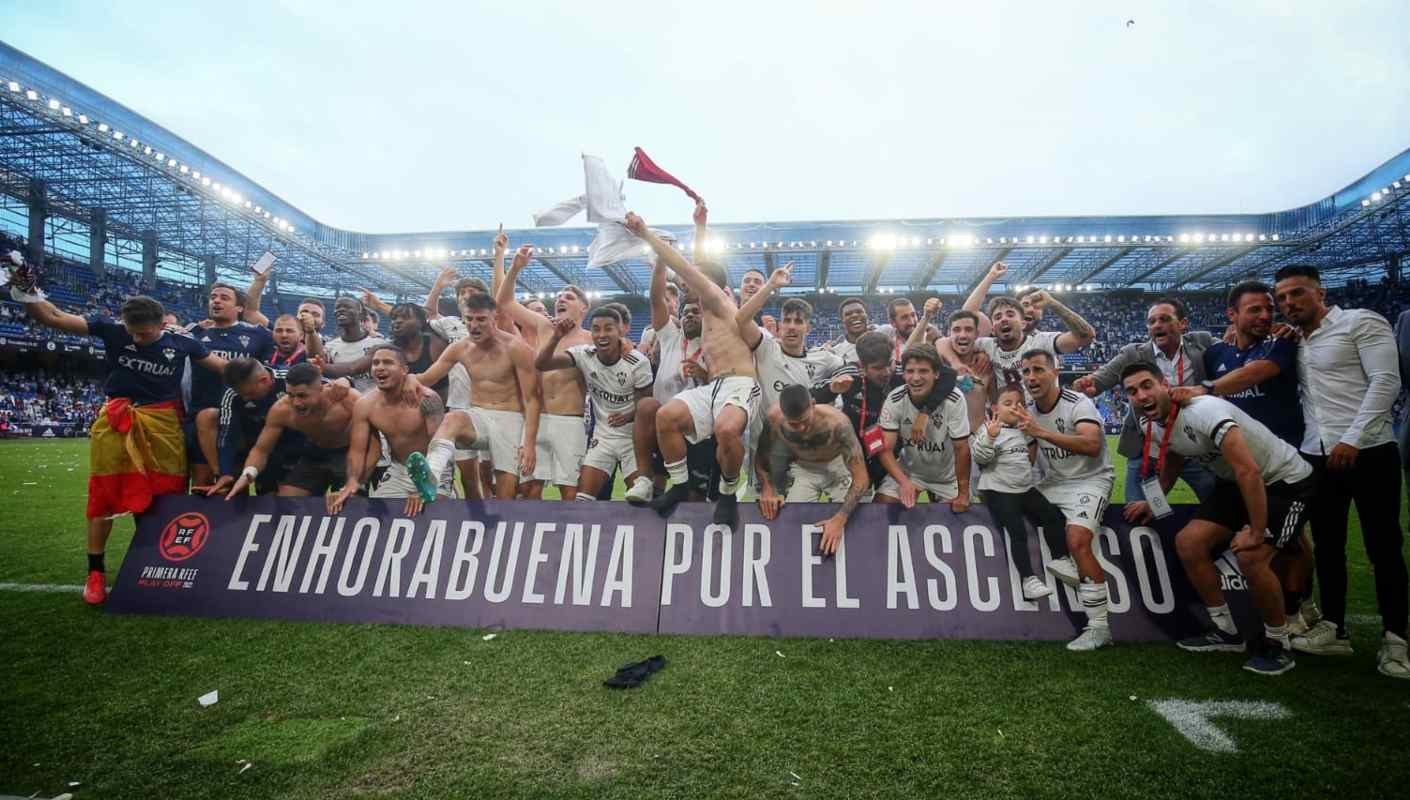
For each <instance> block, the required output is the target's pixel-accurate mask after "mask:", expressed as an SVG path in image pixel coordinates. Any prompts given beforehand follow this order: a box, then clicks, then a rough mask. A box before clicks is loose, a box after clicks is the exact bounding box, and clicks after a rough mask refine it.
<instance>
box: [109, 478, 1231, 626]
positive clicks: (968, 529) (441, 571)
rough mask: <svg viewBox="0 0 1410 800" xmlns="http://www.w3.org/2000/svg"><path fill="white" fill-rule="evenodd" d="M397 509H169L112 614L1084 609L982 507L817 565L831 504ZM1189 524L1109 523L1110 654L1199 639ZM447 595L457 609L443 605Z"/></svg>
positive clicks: (1016, 612) (930, 512)
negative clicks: (413, 513)
mask: <svg viewBox="0 0 1410 800" xmlns="http://www.w3.org/2000/svg"><path fill="white" fill-rule="evenodd" d="M401 507H402V501H379V500H364V499H354V500H353V501H350V502H349V504H348V508H347V509H346V510H345V511H344V513H343V514H342V515H340V516H337V517H328V516H327V515H325V514H324V511H323V500H322V498H268V497H266V498H248V499H242V500H239V501H235V502H231V503H225V502H221V501H218V500H211V499H207V498H198V497H186V496H174V497H163V498H160V499H159V500H158V501H157V503H156V504H155V505H154V507H153V509H152V510H151V511H150V512H148V513H147V514H145V515H143V517H142V518H141V519H140V520H139V521H138V525H137V533H136V536H135V537H134V538H133V542H132V545H131V547H130V548H129V550H128V553H127V557H126V558H125V559H124V561H123V565H122V570H121V572H120V573H119V576H118V581H117V586H116V588H115V589H114V591H113V593H112V596H111V598H110V600H109V601H108V609H109V610H110V611H112V612H114V613H153V614H184V615H191V616H213V617H262V618H277V619H294V620H318V621H338V622H384V623H402V624H426V625H460V626H470V627H487V626H492V625H503V626H505V627H517V628H554V629H563V630H610V631H626V632H637V633H651V632H660V633H689V634H722V633H723V634H751V635H767V636H838V637H857V638H954V639H1049V640H1059V639H1067V638H1070V637H1072V636H1073V635H1074V633H1075V632H1076V631H1077V630H1080V629H1081V627H1082V625H1083V624H1084V623H1085V618H1084V617H1083V615H1082V614H1081V613H1080V611H1078V610H1077V609H1078V607H1079V606H1078V604H1077V601H1076V595H1075V593H1074V592H1073V591H1072V590H1071V589H1068V588H1067V587H1065V586H1063V585H1061V584H1058V583H1056V582H1055V581H1052V580H1051V579H1049V582H1050V585H1052V586H1054V587H1055V588H1056V589H1057V592H1056V594H1055V595H1054V596H1053V597H1049V598H1045V599H1043V600H1040V601H1037V602H1036V603H1030V602H1028V601H1025V600H1023V599H1022V595H1021V594H1020V593H1019V590H1018V582H1019V577H1020V576H1018V575H1017V574H1016V572H1015V571H1014V570H1013V569H1012V568H1011V566H1010V564H1009V558H1008V547H1007V542H1006V541H1005V538H1004V537H1003V536H1002V535H999V534H996V533H995V531H994V529H993V525H992V523H991V521H990V519H989V515H988V514H987V513H986V512H984V511H983V510H982V509H978V510H973V511H970V512H968V513H966V514H963V515H955V514H953V513H951V512H950V511H949V508H948V506H943V505H934V506H932V505H924V504H923V505H920V506H917V507H916V508H914V509H912V510H909V511H907V510H904V509H902V508H901V507H900V506H895V505H889V506H888V505H879V504H877V505H864V506H862V507H861V508H859V509H858V511H857V512H856V514H855V515H854V516H853V518H852V520H851V521H850V522H849V523H848V526H847V534H846V536H845V537H844V540H843V545H844V546H843V550H842V552H841V553H840V554H839V555H838V556H836V557H832V558H821V557H818V556H816V555H815V552H816V549H815V548H816V546H817V542H818V539H819V534H818V533H817V532H815V531H816V529H815V528H813V527H812V526H814V525H815V524H816V523H818V522H819V521H820V520H822V519H824V518H826V517H827V516H828V515H830V514H831V513H832V511H833V509H834V508H835V507H834V506H831V505H827V504H792V505H788V506H785V507H784V509H783V511H782V512H781V514H780V515H779V517H778V518H777V519H775V520H773V521H772V522H766V521H765V520H764V519H763V518H762V517H761V516H760V515H759V513H758V509H757V507H756V506H753V505H748V506H741V507H740V516H741V520H740V525H739V526H738V528H737V530H736V531H735V532H734V533H730V532H728V531H726V530H725V529H723V528H719V527H717V526H711V525H710V524H709V522H710V514H711V511H712V507H711V506H709V505H705V504H696V503H687V504H683V505H682V506H681V507H680V508H679V509H678V510H677V512H676V513H675V514H674V515H673V516H672V517H671V519H669V520H662V519H660V518H659V517H657V516H656V515H655V514H654V513H653V512H651V511H648V510H643V509H635V508H632V507H631V506H629V505H627V504H625V503H612V504H610V505H608V504H603V503H597V504H592V505H586V506H585V505H582V504H575V503H554V502H534V501H514V502H494V501H491V502H485V503H477V502H444V501H442V502H437V503H435V504H432V505H431V506H429V507H428V509H427V510H426V511H425V512H424V513H423V514H422V515H421V516H419V517H416V518H415V519H406V518H401V517H400V513H401ZM1191 511H1192V508H1191V507H1177V508H1176V513H1175V515H1174V516H1172V517H1170V518H1168V519H1166V520H1162V521H1160V522H1159V523H1157V524H1156V525H1155V526H1150V527H1144V526H1142V527H1134V528H1133V527H1132V526H1130V525H1128V524H1126V523H1125V522H1124V521H1123V520H1122V519H1121V516H1120V512H1119V510H1109V511H1108V512H1107V516H1106V519H1105V520H1104V522H1105V529H1104V530H1103V532H1102V534H1101V535H1100V536H1099V540H1098V541H1099V543H1098V546H1097V550H1098V552H1099V556H1098V557H1099V558H1100V559H1101V560H1102V561H1103V563H1104V566H1105V568H1106V571H1107V576H1108V582H1107V583H1108V588H1109V590H1110V592H1111V601H1112V613H1111V625H1112V632H1113V634H1114V635H1115V637H1116V638H1117V639H1118V640H1126V641H1134V640H1168V639H1171V638H1175V637H1178V636H1184V635H1188V634H1189V633H1192V632H1194V631H1196V630H1198V629H1199V627H1200V624H1201V622H1202V620H1199V619H1198V618H1197V616H1196V613H1195V612H1194V609H1196V608H1198V607H1199V603H1198V600H1197V598H1196V597H1195V596H1194V593H1193V590H1192V589H1191V587H1190V586H1189V584H1188V583H1187V582H1186V580H1185V577H1184V570H1183V569H1182V567H1181V565H1180V563H1179V560H1178V558H1177V557H1176V555H1175V550H1174V546H1173V538H1174V534H1175V532H1176V531H1178V530H1179V528H1180V526H1181V525H1183V524H1184V522H1185V520H1186V519H1188V517H1189V515H1190V513H1191ZM189 514H202V515H204V516H205V517H206V519H207V520H208V521H209V526H208V534H207V537H206V539H205V541H204V544H203V545H202V546H201V547H200V548H199V549H198V550H197V551H196V552H195V553H194V554H192V555H189V556H188V557H185V558H182V556H185V555H186V553H187V550H188V549H189V545H186V538H187V537H189V535H190V534H191V533H192V531H193V530H194V529H193V528H192V526H190V525H186V526H182V525H178V524H176V522H175V521H177V520H179V519H180V520H187V521H189V519H190V518H189V517H187V516H185V515H189ZM592 520H596V521H592ZM340 522H341V525H342V527H341V528H339V527H338V525H339V523H340ZM305 526H306V527H305ZM195 527H196V528H199V527H200V526H199V525H196V526H195ZM594 528H596V529H597V532H596V537H595V538H594V533H593V529H594ZM300 531H303V534H302V538H300ZM164 532H166V533H167V534H168V535H167V536H166V539H167V542H166V543H165V544H164V543H163V538H164V537H163V534H164ZM373 532H375V534H376V538H375V541H372V542H371V543H370V544H369V535H370V534H372V533H373ZM334 534H337V535H336V537H335V536H334ZM198 538H199V537H198ZM516 542H517V544H516ZM183 546H185V547H187V549H183ZM1028 547H1029V551H1030V554H1031V556H1032V559H1033V563H1034V564H1035V565H1041V564H1043V563H1044V562H1045V561H1046V560H1047V557H1048V556H1047V554H1045V553H1043V552H1042V545H1041V544H1040V537H1038V536H1037V535H1032V534H1031V535H1030V536H1029V537H1028ZM350 549H351V550H352V551H353V552H352V558H351V561H350V560H349V550H350ZM320 554H321V555H320ZM398 554H400V558H399V560H398V559H397V556H398ZM628 556H629V560H630V569H628V568H627V567H626V561H627V560H628ZM174 559H180V560H174ZM565 559H566V561H565ZM844 567H845V569H843V568H844ZM364 569H365V575H363V577H362V579H361V581H359V580H358V576H359V574H360V573H361V572H362V571H363V570H364ZM191 570H195V572H191ZM531 571H532V572H533V576H534V577H533V580H532V583H530V581H529V573H530V572H531ZM325 573H326V574H325ZM1221 574H1223V575H1224V578H1225V589H1226V594H1227V596H1228V599H1229V601H1230V604H1231V606H1232V607H1233V608H1234V611H1235V613H1236V615H1237V616H1238V617H1239V624H1240V628H1241V630H1245V631H1250V630H1257V629H1258V628H1257V627H1256V626H1257V624H1258V621H1257V619H1256V617H1254V616H1253V615H1252V609H1251V608H1250V607H1249V603H1248V601H1247V597H1246V593H1245V592H1244V591H1243V590H1242V582H1241V579H1239V577H1238V576H1237V573H1236V571H1233V570H1232V569H1230V567H1229V566H1228V565H1221ZM628 575H629V579H628ZM1043 576H1044V577H1045V578H1046V577H1047V576H1046V573H1043ZM320 582H322V591H319V588H320ZM455 587H459V588H460V589H461V593H460V594H458V595H452V594H450V590H451V589H452V588H455ZM614 587H615V588H614ZM428 595H430V596H428ZM628 595H629V598H630V602H626V597H627V596H628Z"/></svg>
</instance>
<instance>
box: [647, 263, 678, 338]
mask: <svg viewBox="0 0 1410 800" xmlns="http://www.w3.org/2000/svg"><path fill="white" fill-rule="evenodd" d="M670 321H671V307H670V306H668V305H666V264H665V262H663V261H661V259H659V258H658V259H656V262H655V263H654V264H653V265H652V267H651V327H652V328H654V329H655V330H658V331H659V330H661V329H662V328H664V327H666V323H668V322H670ZM642 335H643V336H645V335H646V334H645V333H643V334H642Z"/></svg>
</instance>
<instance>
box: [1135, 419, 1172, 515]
mask: <svg viewBox="0 0 1410 800" xmlns="http://www.w3.org/2000/svg"><path fill="white" fill-rule="evenodd" d="M1176 413H1177V410H1176V409H1175V408H1171V409H1170V419H1168V420H1166V421H1165V434H1164V435H1163V436H1161V438H1160V455H1159V456H1158V457H1157V458H1156V467H1155V474H1153V475H1151V476H1150V477H1148V478H1143V479H1142V480H1141V492H1142V493H1143V494H1145V496H1146V505H1148V506H1150V509H1151V514H1153V515H1155V518H1156V519H1165V518H1166V517H1168V516H1170V515H1171V514H1173V513H1175V509H1173V508H1171V507H1170V501H1169V500H1168V499H1167V498H1166V497H1165V489H1163V488H1161V485H1160V475H1161V473H1162V472H1164V471H1165V455H1166V453H1168V452H1169V451H1170V433H1171V431H1173V430H1175V414H1176ZM1154 424H1155V423H1153V422H1147V423H1146V441H1145V447H1144V448H1142V449H1143V450H1144V452H1143V453H1142V454H1141V474H1142V475H1144V474H1145V473H1146V472H1147V471H1149V469H1150V461H1151V439H1152V436H1151V433H1152V431H1151V428H1152V426H1153V425H1154Z"/></svg>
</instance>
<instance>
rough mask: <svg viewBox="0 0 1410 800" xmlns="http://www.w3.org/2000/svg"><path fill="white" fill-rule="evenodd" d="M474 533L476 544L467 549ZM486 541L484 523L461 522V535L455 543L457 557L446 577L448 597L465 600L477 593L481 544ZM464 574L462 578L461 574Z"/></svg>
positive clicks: (451, 563)
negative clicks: (476, 585)
mask: <svg viewBox="0 0 1410 800" xmlns="http://www.w3.org/2000/svg"><path fill="white" fill-rule="evenodd" d="M472 534H473V535H474V544H473V545H472V546H471V547H470V548H469V549H466V547H465V545H466V544H469V543H470V537H471V535H472ZM484 543H485V526H484V523H481V522H477V521H475V520H466V521H465V522H462V523H460V536H459V538H458V539H457V540H456V544H455V558H452V559H451V561H450V576H449V577H447V578H446V599H447V600H464V599H466V598H467V597H469V596H470V595H472V594H474V593H475V576H476V575H477V574H479V571H480V558H479V555H480V546H481V545H483V544H484ZM462 574H463V575H464V579H463V580H462V578H461V576H462Z"/></svg>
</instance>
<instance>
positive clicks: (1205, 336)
mask: <svg viewBox="0 0 1410 800" xmlns="http://www.w3.org/2000/svg"><path fill="white" fill-rule="evenodd" d="M1215 341H1216V340H1215V338H1214V336H1213V335H1212V334H1210V333H1209V332H1208V331H1193V332H1191V333H1187V334H1185V335H1184V336H1183V337H1181V342H1180V346H1181V347H1183V348H1184V350H1185V362H1186V364H1185V368H1186V369H1187V370H1188V372H1187V373H1186V378H1187V379H1188V383H1187V384H1186V385H1188V386H1196V385H1198V384H1199V382H1200V381H1202V380H1204V379H1205V374H1204V351H1206V350H1208V349H1209V347H1210V345H1212V344H1214V342H1215ZM1138 361H1148V362H1150V363H1152V364H1154V363H1155V342H1152V341H1150V340H1149V339H1147V340H1146V341H1144V342H1133V343H1131V344H1128V345H1126V346H1125V347H1123V348H1121V350H1120V352H1118V353H1117V354H1116V357H1115V358H1113V359H1112V360H1110V361H1108V362H1106V363H1105V364H1103V365H1102V367H1101V368H1100V369H1098V370H1097V371H1096V372H1094V373H1092V382H1093V383H1094V384H1096V387H1097V389H1098V390H1099V391H1103V392H1105V391H1107V390H1108V389H1111V388H1112V387H1114V386H1117V385H1119V384H1120V383H1121V370H1123V369H1125V368H1126V366H1127V365H1128V364H1134V363H1136V362H1138ZM1116 452H1118V453H1120V454H1121V455H1123V456H1126V457H1127V458H1140V457H1141V427H1140V425H1138V424H1137V423H1136V412H1135V409H1131V410H1130V411H1129V412H1128V413H1127V414H1126V419H1125V420H1123V421H1122V423H1121V439H1120V440H1119V441H1118V442H1117V444H1116Z"/></svg>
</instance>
